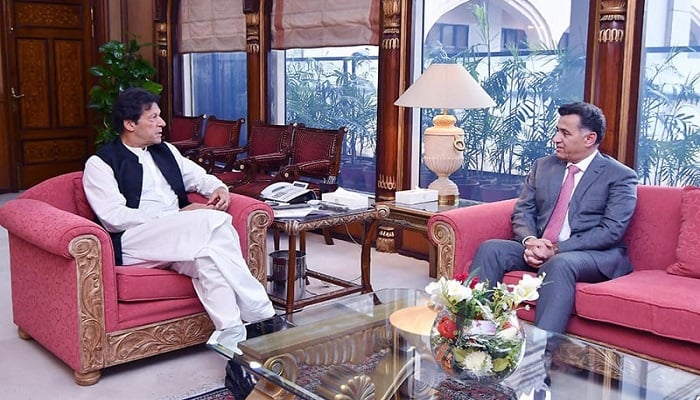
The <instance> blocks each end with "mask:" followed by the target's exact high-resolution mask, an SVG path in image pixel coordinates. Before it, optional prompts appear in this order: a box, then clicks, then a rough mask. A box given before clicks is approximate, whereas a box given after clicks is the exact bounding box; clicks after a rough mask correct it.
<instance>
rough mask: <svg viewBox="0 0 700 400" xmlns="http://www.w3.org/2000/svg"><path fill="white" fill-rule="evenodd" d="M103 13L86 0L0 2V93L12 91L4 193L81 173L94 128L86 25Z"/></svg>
mask: <svg viewBox="0 0 700 400" xmlns="http://www.w3.org/2000/svg"><path fill="white" fill-rule="evenodd" d="M102 7H103V3H101V2H99V1H91V0H63V1H53V2H51V1H45V2H34V1H13V2H4V3H3V11H4V14H3V24H4V26H7V27H9V28H10V29H8V30H7V31H6V32H4V34H5V36H4V41H3V46H4V47H3V50H4V51H3V62H4V69H3V71H2V72H3V82H4V85H5V86H4V87H5V88H8V87H9V88H11V89H10V91H9V92H10V93H9V95H8V93H7V90H6V91H5V94H4V99H5V102H6V103H5V104H6V107H4V109H3V112H4V113H5V115H4V124H3V125H4V128H6V131H5V132H6V133H5V134H4V137H5V138H6V143H5V146H6V147H9V148H10V151H9V153H10V156H9V157H6V158H5V160H9V161H6V162H9V168H7V169H6V170H5V171H6V172H4V173H3V174H7V173H9V175H10V179H9V182H10V188H9V190H17V189H24V188H27V187H29V186H32V185H34V184H35V183H37V182H39V181H42V180H44V179H46V178H49V177H52V176H55V175H58V174H61V173H64V172H70V171H76V170H80V169H82V168H83V163H84V162H85V159H86V158H87V156H88V155H89V154H90V153H91V152H92V149H93V141H94V129H93V127H92V120H91V119H90V118H89V117H88V116H89V114H88V111H87V110H86V107H85V105H86V104H87V102H88V90H89V86H90V82H91V77H90V75H89V73H88V69H89V67H90V66H91V65H93V64H94V60H95V58H94V55H95V54H96V53H95V50H94V48H95V39H96V34H97V35H99V34H101V31H96V30H95V29H94V26H93V25H94V17H95V11H96V10H97V12H98V13H101V12H102V11H103V8H102ZM9 32H11V34H8V33H9ZM12 89H14V92H15V93H14V95H13V94H12ZM8 103H9V105H8ZM5 165H7V164H5ZM8 171H9V172H8Z"/></svg>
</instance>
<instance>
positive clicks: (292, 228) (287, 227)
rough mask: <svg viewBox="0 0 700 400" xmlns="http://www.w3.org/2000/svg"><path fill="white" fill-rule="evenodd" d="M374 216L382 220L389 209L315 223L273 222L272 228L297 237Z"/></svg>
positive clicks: (324, 219)
mask: <svg viewBox="0 0 700 400" xmlns="http://www.w3.org/2000/svg"><path fill="white" fill-rule="evenodd" d="M372 214H374V215H373V216H374V218H375V219H382V218H384V217H386V216H387V215H389V208H388V207H386V206H377V207H376V208H375V209H374V210H367V211H364V212H358V213H353V214H349V215H341V216H338V217H332V218H323V219H319V220H316V221H307V222H304V221H299V220H280V221H275V222H273V226H275V227H276V228H279V229H282V230H284V231H285V232H287V233H289V234H292V235H298V234H299V233H300V232H304V231H311V230H314V229H320V228H326V227H330V226H336V225H347V224H350V223H353V222H357V221H366V220H367V218H368V217H369V216H371V215H372Z"/></svg>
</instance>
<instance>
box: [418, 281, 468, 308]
mask: <svg viewBox="0 0 700 400" xmlns="http://www.w3.org/2000/svg"><path fill="white" fill-rule="evenodd" d="M425 291H426V292H427V293H428V294H430V301H431V302H433V303H434V304H440V305H443V306H447V307H450V306H454V305H456V304H457V303H459V302H460V301H463V300H469V299H471V298H472V290H471V289H469V288H468V287H466V286H464V285H462V283H461V282H459V281H457V280H454V279H450V280H447V279H445V277H442V278H440V280H439V281H437V282H431V283H429V284H428V286H426V287H425Z"/></svg>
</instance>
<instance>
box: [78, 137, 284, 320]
mask: <svg viewBox="0 0 700 400" xmlns="http://www.w3.org/2000/svg"><path fill="white" fill-rule="evenodd" d="M166 144H167V145H168V148H169V149H170V151H171V152H172V153H173V155H174V156H175V159H176V160H177V163H178V165H179V167H180V171H181V172H182V178H183V181H184V184H185V190H186V191H188V192H191V191H196V192H198V193H200V194H202V195H204V196H209V195H210V194H211V193H212V192H213V191H214V190H216V189H217V188H219V187H222V186H223V187H225V185H224V184H223V183H222V182H221V181H220V180H219V179H218V178H216V177H215V176H213V175H210V174H207V173H206V172H205V171H204V169H203V168H201V167H200V166H199V165H197V164H195V163H194V162H192V161H191V160H189V159H187V158H185V157H182V155H180V153H179V152H178V150H177V149H176V148H175V147H174V146H172V145H170V144H169V143H166ZM126 147H127V148H128V149H129V150H131V151H132V152H133V153H134V154H136V155H137V156H138V157H139V162H140V163H141V164H142V166H143V187H142V191H141V201H140V204H139V208H138V209H134V208H129V207H127V206H126V199H125V197H124V196H123V195H122V194H121V193H120V192H119V188H118V185H117V181H116V179H115V177H114V173H113V171H112V168H111V167H110V166H109V165H108V164H107V163H105V162H104V161H103V160H102V159H101V158H99V157H98V156H96V155H93V156H91V157H90V158H89V159H88V160H87V162H86V164H85V171H84V175H83V186H84V188H85V194H86V196H87V199H88V201H89V203H90V206H91V207H92V209H93V210H94V211H95V214H96V215H97V216H98V217H99V218H100V221H102V224H103V225H104V226H105V228H106V229H107V230H108V231H110V232H119V231H125V232H124V234H123V235H122V238H121V239H122V256H123V264H124V265H131V264H136V263H139V262H143V261H170V262H172V264H171V265H170V268H171V269H172V270H174V271H177V272H179V273H181V274H184V275H187V276H189V277H191V278H192V283H193V284H194V288H195V291H196V292H197V295H198V296H199V299H200V300H201V302H202V304H203V305H204V308H205V309H206V310H207V313H208V314H209V317H210V318H211V319H212V321H213V322H214V325H215V326H216V329H217V330H225V329H228V328H232V327H237V326H241V325H242V320H246V321H252V320H258V319H263V318H269V317H272V316H273V315H274V310H273V308H272V303H271V302H270V300H269V298H268V296H267V293H266V291H265V288H264V287H263V285H261V284H260V282H258V281H257V280H256V279H255V278H254V277H253V276H252V275H251V273H250V270H249V269H248V267H247V265H246V262H245V260H244V259H243V256H242V254H241V248H240V245H239V243H240V242H239V238H238V233H237V232H236V230H235V229H234V228H233V226H232V225H231V215H230V214H228V213H226V212H223V211H217V210H205V209H199V210H190V211H183V212H180V211H179V205H178V200H177V195H176V194H175V192H174V191H173V190H172V189H171V188H170V185H169V184H168V183H167V181H166V180H165V177H164V176H163V174H162V173H161V172H160V170H159V169H158V167H157V166H156V164H155V162H154V161H153V158H152V157H151V155H150V153H149V152H148V150H146V149H141V148H134V147H129V146H126Z"/></svg>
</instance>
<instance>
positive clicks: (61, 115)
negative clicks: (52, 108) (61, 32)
mask: <svg viewBox="0 0 700 400" xmlns="http://www.w3.org/2000/svg"><path fill="white" fill-rule="evenodd" d="M54 52H55V54H56V57H55V59H56V101H57V107H58V126H59V127H73V126H83V125H85V124H86V122H87V121H86V116H85V115H86V111H85V110H86V109H85V104H87V100H86V99H85V92H86V91H85V81H84V79H83V70H82V68H83V67H82V66H83V57H84V56H83V43H82V41H79V40H56V41H55V42H54Z"/></svg>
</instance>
